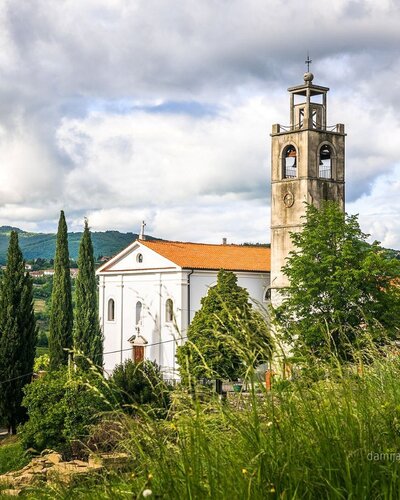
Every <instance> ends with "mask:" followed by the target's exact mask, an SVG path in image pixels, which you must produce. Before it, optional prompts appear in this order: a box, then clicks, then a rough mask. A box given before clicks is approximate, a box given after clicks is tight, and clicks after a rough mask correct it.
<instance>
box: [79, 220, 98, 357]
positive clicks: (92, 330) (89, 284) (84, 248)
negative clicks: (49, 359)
mask: <svg viewBox="0 0 400 500" xmlns="http://www.w3.org/2000/svg"><path fill="white" fill-rule="evenodd" d="M78 268H79V273H78V276H77V278H76V285H75V286H76V288H75V326H74V347H75V349H76V350H77V351H79V352H80V353H82V354H83V356H84V357H86V358H88V359H90V360H91V361H92V362H93V363H94V364H96V365H98V366H102V365H103V336H102V332H101V328H100V322H99V312H98V297H97V282H96V271H95V265H94V256H93V245H92V239H91V236H90V230H89V226H88V221H87V219H85V228H84V231H83V235H82V239H81V242H80V246H79V256H78ZM81 362H83V363H84V364H85V361H84V360H81Z"/></svg>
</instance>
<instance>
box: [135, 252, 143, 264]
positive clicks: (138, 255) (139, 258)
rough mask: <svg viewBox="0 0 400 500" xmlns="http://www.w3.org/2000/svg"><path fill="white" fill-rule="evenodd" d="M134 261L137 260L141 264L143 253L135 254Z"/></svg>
mask: <svg viewBox="0 0 400 500" xmlns="http://www.w3.org/2000/svg"><path fill="white" fill-rule="evenodd" d="M136 262H138V263H139V264H141V263H142V262H143V254H141V253H138V254H137V255H136Z"/></svg>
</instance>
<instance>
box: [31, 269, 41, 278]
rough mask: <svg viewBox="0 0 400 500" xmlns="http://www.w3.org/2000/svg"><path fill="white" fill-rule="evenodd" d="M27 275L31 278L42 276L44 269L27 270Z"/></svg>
mask: <svg viewBox="0 0 400 500" xmlns="http://www.w3.org/2000/svg"><path fill="white" fill-rule="evenodd" d="M29 275H30V276H31V277H32V278H42V277H43V276H44V270H43V269H41V270H40V271H29Z"/></svg>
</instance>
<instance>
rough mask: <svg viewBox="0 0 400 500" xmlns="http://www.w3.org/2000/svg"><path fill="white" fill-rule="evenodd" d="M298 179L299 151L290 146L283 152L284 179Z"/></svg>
mask: <svg viewBox="0 0 400 500" xmlns="http://www.w3.org/2000/svg"><path fill="white" fill-rule="evenodd" d="M294 177H297V151H296V148H295V147H294V146H293V145H292V144H290V145H289V146H286V148H285V149H284V151H283V178H284V179H291V178H294Z"/></svg>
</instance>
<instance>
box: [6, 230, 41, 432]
mask: <svg viewBox="0 0 400 500" xmlns="http://www.w3.org/2000/svg"><path fill="white" fill-rule="evenodd" d="M35 346H36V323H35V315H34V310H33V295H32V280H31V278H30V276H29V275H28V274H27V273H26V272H25V263H24V260H23V257H22V252H21V250H20V248H19V245H18V234H17V232H16V231H11V235H10V243H9V247H8V257H7V268H6V270H5V271H4V274H3V276H2V280H1V294H0V415H1V417H2V420H4V421H5V423H6V424H7V426H8V429H9V431H10V432H12V433H13V434H15V432H16V428H17V425H18V424H19V423H21V422H22V421H23V420H24V417H25V410H24V409H23V408H21V401H22V397H23V393H22V388H23V387H24V385H25V384H27V383H28V382H30V380H31V378H32V371H33V361H34V358H35Z"/></svg>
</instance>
